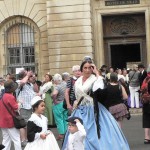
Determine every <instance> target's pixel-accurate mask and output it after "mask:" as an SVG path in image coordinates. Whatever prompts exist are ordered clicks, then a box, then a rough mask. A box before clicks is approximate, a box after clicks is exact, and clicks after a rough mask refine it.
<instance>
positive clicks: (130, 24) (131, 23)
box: [103, 14, 145, 37]
mask: <svg viewBox="0 0 150 150" xmlns="http://www.w3.org/2000/svg"><path fill="white" fill-rule="evenodd" d="M103 33H104V37H112V36H113V37H115V36H124V35H127V36H128V35H129V36H132V35H133V36H140V35H145V16H144V14H129V15H120V16H119V15H116V16H103Z"/></svg>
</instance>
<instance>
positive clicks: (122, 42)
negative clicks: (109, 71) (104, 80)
mask: <svg viewBox="0 0 150 150" xmlns="http://www.w3.org/2000/svg"><path fill="white" fill-rule="evenodd" d="M149 8H150V1H149V0H74V1H73V0H63V1H62V0H0V39H1V40H0V49H1V53H0V64H1V65H0V76H3V75H5V74H7V73H8V72H12V73H14V72H15V70H16V68H22V67H24V68H27V69H33V70H35V72H37V73H38V75H39V77H40V78H42V77H43V76H44V74H45V73H46V72H50V73H51V74H54V73H62V72H64V71H67V72H70V73H71V67H72V65H75V64H80V63H81V60H82V59H83V58H84V56H86V55H90V56H91V57H92V58H93V60H94V62H95V63H96V65H97V66H98V68H99V67H100V66H101V65H102V64H106V65H108V66H113V67H120V68H123V67H127V64H128V63H132V62H137V63H138V62H142V63H144V65H148V64H149V63H150V57H149V56H150V9H149ZM117 65H118V66H117Z"/></svg>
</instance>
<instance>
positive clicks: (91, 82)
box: [75, 74, 104, 105]
mask: <svg viewBox="0 0 150 150" xmlns="http://www.w3.org/2000/svg"><path fill="white" fill-rule="evenodd" d="M82 78H83V76H81V77H80V78H79V79H78V80H77V81H76V82H75V95H76V98H77V101H79V100H80V98H81V97H82V96H83V97H84V99H83V100H82V102H81V105H93V98H92V97H90V96H89V95H87V93H88V92H90V91H91V90H93V91H96V90H97V89H98V88H101V89H103V88H104V83H103V78H102V77H101V76H99V77H98V78H97V77H95V75H93V74H92V75H91V76H90V77H89V78H88V79H87V80H86V81H85V82H84V83H83V82H82ZM82 83H83V84H82Z"/></svg>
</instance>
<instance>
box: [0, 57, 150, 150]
mask: <svg viewBox="0 0 150 150" xmlns="http://www.w3.org/2000/svg"><path fill="white" fill-rule="evenodd" d="M71 74H72V75H70V74H69V73H67V72H64V73H63V74H58V73H56V74H54V75H53V76H52V75H50V73H46V74H45V76H44V79H43V81H39V80H38V79H37V75H36V74H35V73H33V72H32V71H26V70H21V71H20V72H19V74H18V76H17V79H16V78H15V76H13V75H12V74H8V75H7V78H6V79H4V78H0V91H1V93H0V128H1V130H2V136H3V141H2V144H3V145H4V146H5V148H4V150H10V147H11V141H13V142H14V147H15V150H21V149H22V147H25V150H28V149H30V150H35V149H39V150H46V149H47V150H48V149H52V150H59V147H58V144H57V141H58V140H63V145H62V148H61V149H62V150H73V149H75V150H76V149H79V146H80V149H83V150H84V149H87V150H88V149H92V150H113V149H112V148H114V150H121V149H122V150H123V149H125V150H129V149H130V148H129V145H128V142H127V140H126V138H125V136H124V134H123V132H122V130H121V128H122V121H123V119H124V118H127V117H129V110H128V107H130V108H137V109H138V108H140V107H141V106H142V107H143V128H144V131H145V140H144V143H145V144H150V134H149V131H150V113H149V110H150V109H149V108H150V106H149V105H150V104H143V105H142V104H141V103H140V97H139V95H140V89H142V88H143V86H144V85H143V84H144V83H145V79H146V78H148V77H149V78H150V75H149V74H150V67H149V70H147V72H146V70H145V67H144V66H143V65H142V64H139V65H136V64H134V65H133V68H132V69H130V70H129V69H125V68H124V69H122V70H121V69H116V70H114V68H113V67H110V68H109V69H107V66H106V65H103V66H102V67H101V68H100V69H97V68H96V66H95V64H94V63H93V60H92V59H91V58H90V57H88V56H86V57H85V58H84V59H83V61H82V63H81V65H80V66H79V65H74V66H73V67H72V73H71ZM2 100H3V102H4V103H5V104H6V105H7V106H8V107H9V108H10V110H11V111H12V112H13V113H14V114H15V112H19V113H20V114H21V116H22V117H23V118H24V119H25V121H26V124H27V126H26V127H25V128H21V129H16V128H15V127H14V123H13V119H12V116H11V115H10V114H9V112H8V111H7V109H6V108H5V106H4V105H3V102H2ZM55 126H56V127H57V131H58V134H59V135H58V137H56V139H55V137H54V135H53V133H52V132H51V131H50V128H51V127H55ZM110 139H111V141H110Z"/></svg>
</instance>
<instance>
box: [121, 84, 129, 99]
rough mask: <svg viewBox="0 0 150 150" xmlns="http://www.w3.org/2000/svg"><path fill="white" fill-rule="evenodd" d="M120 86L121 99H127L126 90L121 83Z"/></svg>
mask: <svg viewBox="0 0 150 150" xmlns="http://www.w3.org/2000/svg"><path fill="white" fill-rule="evenodd" d="M121 88H122V98H123V100H127V99H128V95H127V92H126V90H125V88H124V87H123V86H122V85H121Z"/></svg>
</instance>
